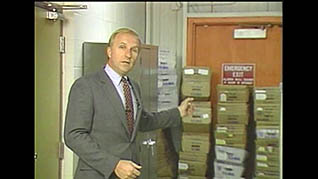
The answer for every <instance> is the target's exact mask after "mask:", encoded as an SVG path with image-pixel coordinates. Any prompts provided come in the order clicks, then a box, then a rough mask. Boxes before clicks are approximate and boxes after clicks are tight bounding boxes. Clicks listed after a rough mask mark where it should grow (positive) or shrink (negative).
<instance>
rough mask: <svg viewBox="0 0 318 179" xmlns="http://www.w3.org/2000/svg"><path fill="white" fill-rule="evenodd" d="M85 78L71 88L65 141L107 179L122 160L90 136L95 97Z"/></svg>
mask: <svg viewBox="0 0 318 179" xmlns="http://www.w3.org/2000/svg"><path fill="white" fill-rule="evenodd" d="M92 95H93V94H92V91H91V88H90V87H89V83H88V82H87V80H85V78H80V79H79V80H77V81H76V82H75V83H74V85H73V86H72V88H71V92H70V95H69V101H68V106H67V111H66V119H65V129H64V139H65V144H66V145H67V146H68V147H69V148H70V149H72V150H73V151H74V152H75V153H76V154H77V155H78V156H79V158H80V159H81V160H83V161H84V162H85V163H86V164H87V165H89V166H90V167H91V168H93V169H95V170H96V171H98V172H99V173H101V174H102V175H104V176H105V177H106V178H108V177H109V176H110V175H111V173H112V172H113V170H114V168H115V166H116V164H117V163H118V161H119V160H120V159H119V158H118V157H115V156H113V155H110V154H109V153H106V152H105V151H103V150H100V147H99V145H98V143H97V142H95V141H94V139H93V138H92V137H91V136H90V130H91V127H92V120H93V111H94V110H93V108H94V106H93V97H92Z"/></svg>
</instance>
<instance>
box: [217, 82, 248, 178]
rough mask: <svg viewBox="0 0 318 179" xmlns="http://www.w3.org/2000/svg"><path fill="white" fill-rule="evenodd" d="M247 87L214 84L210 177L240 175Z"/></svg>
mask: <svg viewBox="0 0 318 179" xmlns="http://www.w3.org/2000/svg"><path fill="white" fill-rule="evenodd" d="M249 94H250V92H249V88H248V87H247V86H243V85H218V86H217V97H218V103H217V124H216V127H215V132H214V136H215V144H216V145H215V154H216V158H215V161H214V178H215V179H222V178H240V177H241V176H242V175H243V172H244V169H245V166H244V161H245V160H246V156H247V151H246V148H247V125H248V123H249V118H250V110H249V96H250V95H249Z"/></svg>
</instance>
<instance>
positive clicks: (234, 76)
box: [222, 63, 255, 86]
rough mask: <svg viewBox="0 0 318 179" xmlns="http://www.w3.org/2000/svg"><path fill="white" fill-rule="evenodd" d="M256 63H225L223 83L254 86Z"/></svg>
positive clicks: (223, 66) (223, 65)
mask: <svg viewBox="0 0 318 179" xmlns="http://www.w3.org/2000/svg"><path fill="white" fill-rule="evenodd" d="M254 78H255V64H247V63H223V64H222V84H223V85H248V86H254Z"/></svg>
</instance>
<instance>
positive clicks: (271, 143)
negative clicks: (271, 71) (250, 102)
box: [253, 87, 281, 179]
mask: <svg viewBox="0 0 318 179" xmlns="http://www.w3.org/2000/svg"><path fill="white" fill-rule="evenodd" d="M253 98H254V120H255V122H256V140H255V146H256V157H255V158H256V163H255V179H267V178H271V179H274V178H275V179H279V178H280V127H281V126H280V117H281V114H280V112H281V105H280V104H281V90H280V88H279V87H257V88H255V89H254V93H253Z"/></svg>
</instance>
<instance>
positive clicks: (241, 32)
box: [234, 29, 266, 39]
mask: <svg viewBox="0 0 318 179" xmlns="http://www.w3.org/2000/svg"><path fill="white" fill-rule="evenodd" d="M265 38H266V29H234V39H265Z"/></svg>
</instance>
